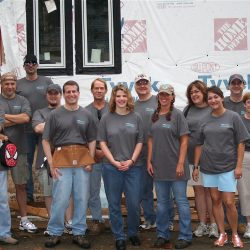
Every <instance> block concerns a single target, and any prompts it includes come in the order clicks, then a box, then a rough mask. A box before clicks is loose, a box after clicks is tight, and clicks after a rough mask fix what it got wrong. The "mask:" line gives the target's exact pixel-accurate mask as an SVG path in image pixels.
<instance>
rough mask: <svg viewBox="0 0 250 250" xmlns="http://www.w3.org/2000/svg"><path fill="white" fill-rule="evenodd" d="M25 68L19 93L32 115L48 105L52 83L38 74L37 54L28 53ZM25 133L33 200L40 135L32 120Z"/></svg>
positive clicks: (31, 199)
mask: <svg viewBox="0 0 250 250" xmlns="http://www.w3.org/2000/svg"><path fill="white" fill-rule="evenodd" d="M23 67H24V70H25V72H26V76H25V77H24V78H21V79H19V80H18V81H17V89H16V92H17V94H19V95H21V96H24V97H26V98H27V99H28V101H29V103H30V107H31V115H33V114H34V112H35V111H36V110H37V109H41V108H45V107H47V105H48V103H47V99H46V89H47V87H48V86H49V85H50V84H52V83H53V82H52V81H51V79H50V78H48V77H45V76H39V75H38V74H37V69H38V62H37V58H36V56H35V55H32V54H28V55H26V56H25V57H24V64H23ZM25 133H26V136H27V140H28V147H29V152H28V155H27V160H28V165H29V180H28V183H27V187H26V189H27V194H28V200H30V201H33V192H34V185H33V177H32V165H33V161H34V152H35V148H36V145H38V135H37V134H36V133H34V131H33V129H32V126H31V122H29V123H27V124H26V126H25Z"/></svg>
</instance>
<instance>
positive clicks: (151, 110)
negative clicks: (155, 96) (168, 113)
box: [145, 108, 154, 113]
mask: <svg viewBox="0 0 250 250" xmlns="http://www.w3.org/2000/svg"><path fill="white" fill-rule="evenodd" d="M145 111H146V112H150V113H153V112H154V109H152V108H145Z"/></svg>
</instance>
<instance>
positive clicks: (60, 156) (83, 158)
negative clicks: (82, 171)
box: [52, 145, 95, 168]
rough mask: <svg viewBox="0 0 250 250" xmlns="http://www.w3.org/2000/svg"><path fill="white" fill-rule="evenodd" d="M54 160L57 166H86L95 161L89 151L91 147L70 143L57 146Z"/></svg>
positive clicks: (54, 164)
mask: <svg viewBox="0 0 250 250" xmlns="http://www.w3.org/2000/svg"><path fill="white" fill-rule="evenodd" d="M52 162H53V167H55V168H72V167H84V166H87V165H90V164H94V163H95V161H94V159H93V158H92V156H91V155H90V153H89V149H88V148H87V147H86V146H84V145H69V146H62V147H57V148H55V151H54V154H53V158H52Z"/></svg>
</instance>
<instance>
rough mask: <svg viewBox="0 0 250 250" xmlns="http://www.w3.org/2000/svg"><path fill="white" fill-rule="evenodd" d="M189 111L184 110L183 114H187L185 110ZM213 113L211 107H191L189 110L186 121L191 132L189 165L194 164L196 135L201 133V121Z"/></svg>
mask: <svg viewBox="0 0 250 250" xmlns="http://www.w3.org/2000/svg"><path fill="white" fill-rule="evenodd" d="M186 109H187V107H186V108H184V110H183V113H185V110H186ZM210 112H211V109H210V107H203V108H199V107H196V106H191V107H190V108H189V110H188V113H187V116H186V119H187V122H188V128H189V131H190V135H189V145H188V161H189V164H193V163H194V149H195V146H196V144H197V143H196V138H197V136H196V133H197V132H198V131H199V123H200V121H201V120H203V117H205V116H206V115H207V114H209V113H210Z"/></svg>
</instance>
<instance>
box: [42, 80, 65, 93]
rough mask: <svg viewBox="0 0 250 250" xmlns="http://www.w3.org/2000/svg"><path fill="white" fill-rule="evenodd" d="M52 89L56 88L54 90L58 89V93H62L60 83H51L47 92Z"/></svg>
mask: <svg viewBox="0 0 250 250" xmlns="http://www.w3.org/2000/svg"><path fill="white" fill-rule="evenodd" d="M52 90H54V91H57V92H58V93H60V94H62V89H61V87H60V85H59V84H54V83H53V84H50V85H49V86H48V87H47V91H46V92H47V93H48V92H50V91H52Z"/></svg>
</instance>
